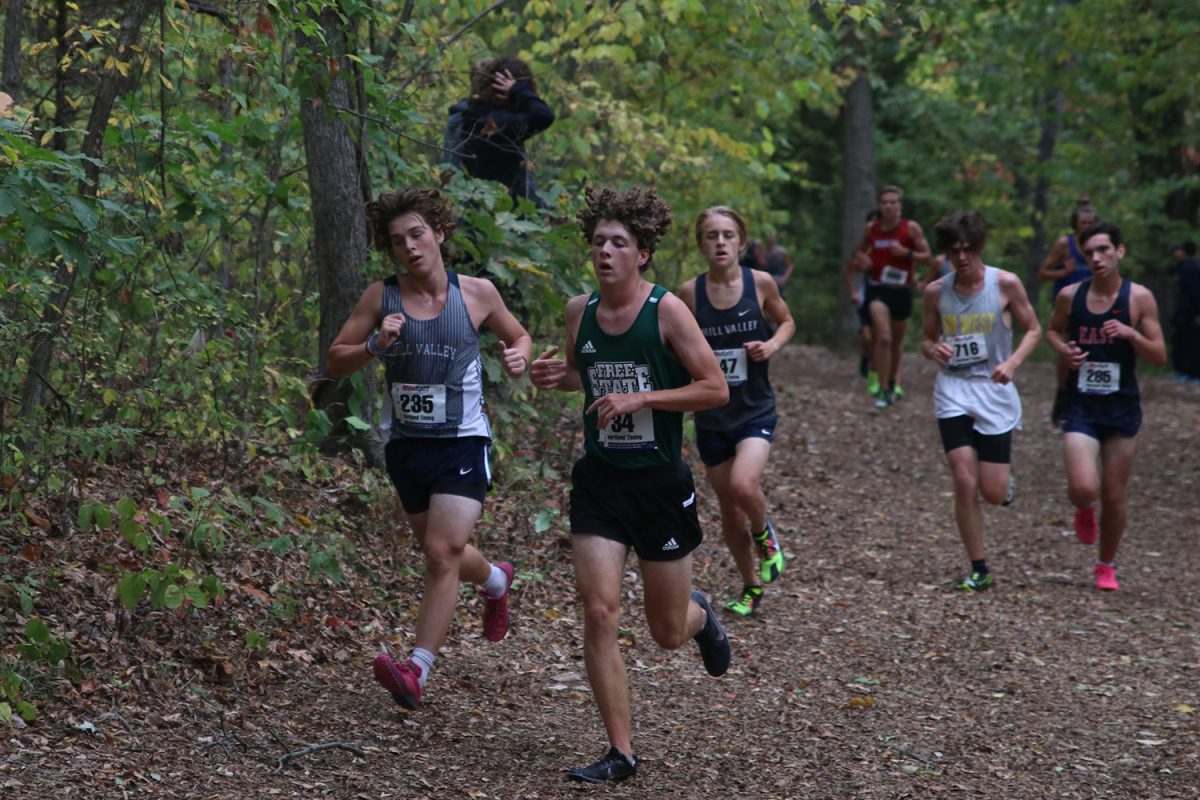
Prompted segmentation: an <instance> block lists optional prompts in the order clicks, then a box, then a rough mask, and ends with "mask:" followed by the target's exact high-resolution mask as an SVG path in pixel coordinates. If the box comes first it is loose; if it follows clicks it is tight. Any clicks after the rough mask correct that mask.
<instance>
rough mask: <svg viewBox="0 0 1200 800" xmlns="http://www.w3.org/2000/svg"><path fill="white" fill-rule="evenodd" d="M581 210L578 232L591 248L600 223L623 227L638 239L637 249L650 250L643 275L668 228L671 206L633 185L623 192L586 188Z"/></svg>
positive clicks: (593, 187)
mask: <svg viewBox="0 0 1200 800" xmlns="http://www.w3.org/2000/svg"><path fill="white" fill-rule="evenodd" d="M584 203H585V204H586V205H585V208H583V209H582V210H581V211H580V212H579V213H578V214H577V215H576V217H577V219H578V220H579V229H580V230H581V231H583V237H584V240H585V241H586V242H587V243H588V245H589V246H590V245H591V243H592V235H593V234H595V232H596V225H597V224H598V223H599V222H600V220H605V219H608V220H613V221H615V222H619V223H621V224H622V225H624V226H625V227H626V228H627V229H628V230H629V232H630V233H632V234H633V238H634V239H636V240H637V246H638V249H639V250H649V251H650V258H648V259H646V263H645V264H643V265H642V268H641V269H642V271H643V272H645V271H646V269H647V268H648V267H649V266H650V262H651V261H653V260H654V249H655V248H656V247H657V246H658V240H659V239H661V238H662V236H663V234H664V233H666V232H667V228H669V227H671V219H672V217H671V207H670V206H669V205H667V204H666V202H665V201H664V200H662V198H660V197H659V196H658V193H657V192H655V191H654V189H643V188H642V187H641V186H634V187H632V188H630V189H628V190H626V191H624V192H622V191H620V190H618V189H615V188H613V187H612V186H589V187H587V189H586V190H585V192H584Z"/></svg>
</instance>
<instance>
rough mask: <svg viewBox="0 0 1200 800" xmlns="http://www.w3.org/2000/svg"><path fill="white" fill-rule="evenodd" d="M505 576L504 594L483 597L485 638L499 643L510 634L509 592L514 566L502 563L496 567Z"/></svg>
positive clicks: (505, 562) (506, 562)
mask: <svg viewBox="0 0 1200 800" xmlns="http://www.w3.org/2000/svg"><path fill="white" fill-rule="evenodd" d="M496 566H497V567H499V568H500V569H501V570H502V571H503V572H504V574H505V576H506V578H507V580H506V581H505V584H504V594H502V595H500V596H499V597H496V598H492V597H488V596H487V595H486V594H485V595H484V596H483V638H485V639H487V640H488V641H489V642H498V641H500V640H501V639H503V638H504V637H505V636H506V635H507V634H508V590H509V589H510V588H511V587H512V582H513V565H512V564H511V563H509V562H508V561H501V562H500V563H499V564H497V565H496Z"/></svg>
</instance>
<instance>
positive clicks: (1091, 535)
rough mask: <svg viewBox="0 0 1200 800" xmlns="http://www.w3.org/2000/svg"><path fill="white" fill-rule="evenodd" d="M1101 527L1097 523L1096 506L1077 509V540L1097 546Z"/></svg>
mask: <svg viewBox="0 0 1200 800" xmlns="http://www.w3.org/2000/svg"><path fill="white" fill-rule="evenodd" d="M1099 532H1100V525H1099V524H1098V523H1097V522H1096V505H1095V504H1094V503H1093V504H1092V505H1090V506H1088V507H1087V508H1077V509H1075V538H1076V539H1078V540H1079V541H1081V542H1083V543H1084V544H1095V543H1096V534H1097V533H1099Z"/></svg>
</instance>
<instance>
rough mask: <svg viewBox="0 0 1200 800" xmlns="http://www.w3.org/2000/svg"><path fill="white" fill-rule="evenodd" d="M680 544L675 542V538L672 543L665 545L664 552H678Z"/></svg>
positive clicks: (672, 538)
mask: <svg viewBox="0 0 1200 800" xmlns="http://www.w3.org/2000/svg"><path fill="white" fill-rule="evenodd" d="M678 549H679V542H677V541H675V537H674V536H672V537H671V541H669V542H667V543H666V544H664V545H663V550H678Z"/></svg>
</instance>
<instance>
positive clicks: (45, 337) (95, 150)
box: [21, 0, 159, 416]
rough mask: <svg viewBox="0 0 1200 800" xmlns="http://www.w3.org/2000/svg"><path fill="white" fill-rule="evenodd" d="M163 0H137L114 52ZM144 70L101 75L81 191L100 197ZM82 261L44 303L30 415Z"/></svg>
mask: <svg viewBox="0 0 1200 800" xmlns="http://www.w3.org/2000/svg"><path fill="white" fill-rule="evenodd" d="M158 2H159V0H131V2H130V3H129V6H128V9H127V10H126V12H125V17H124V19H122V20H121V28H120V30H119V31H118V32H117V38H116V42H115V44H114V47H113V52H114V53H132V52H133V50H132V45H133V44H135V43H136V42H137V40H138V35H139V34H140V33H141V30H142V24H143V23H145V21H146V18H147V17H149V16H150V12H151V10H153V9H154V8H155V7H157V5H158ZM139 75H141V70H140V69H138V68H136V67H135V68H134V69H132V70H130V77H129V78H124V77H122V76H121V73H120V72H118V71H117V70H116V69H111V70H108V71H106V72H105V73H104V75H103V76H102V77H101V79H100V85H99V87H98V88H97V90H96V99H95V101H94V102H93V103H92V110H91V114H90V115H89V116H88V124H87V132H86V133H85V134H84V138H83V149H82V153H83V155H85V156H87V159H86V160H85V161H84V162H83V171H84V178H83V180H82V181H80V183H79V194H80V196H81V197H95V196H96V195H97V194H98V193H99V191H100V157H101V155H102V154H103V151H104V131H105V129H106V128H107V127H108V118H109V115H110V114H112V109H113V105H114V104H115V103H116V101H117V97H118V96H119V95H121V94H122V93H124V92H127V91H129V90H130V89H132V88H133V87H134V86H135V85H136V83H137V76H139ZM79 267H80V265H76V264H72V263H71V262H69V261H66V260H65V259H64V260H63V261H62V263H61V264H60V265H59V268H58V272H57V274H56V275H55V283H56V285H57V286H58V289H57V290H56V291H55V292H54V294H53V295H52V296H51V297H50V300H49V301H47V303H46V305H45V307H44V308H43V309H42V325H41V328H40V330H39V332H38V334H37V335H36V336H35V337H34V340H33V347H32V351H31V353H30V355H29V368H28V370H27V371H26V374H25V390H24V394H23V395H22V396H21V414H22V415H24V416H29V415H30V414H32V413H33V410H34V409H35V408H37V407H38V406H40V405H41V404H42V397H43V394H44V390H45V387H46V380H47V378H46V376H47V374H48V372H49V368H50V350H51V347H52V346H53V344H54V342H56V341H57V340H58V333H59V325H60V323H61V322H62V318H63V317H64V316H65V315H66V313H67V306H68V305H69V304H70V302H71V291H72V289H73V288H74V287H75V278H76V276H77V275H78V272H79Z"/></svg>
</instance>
